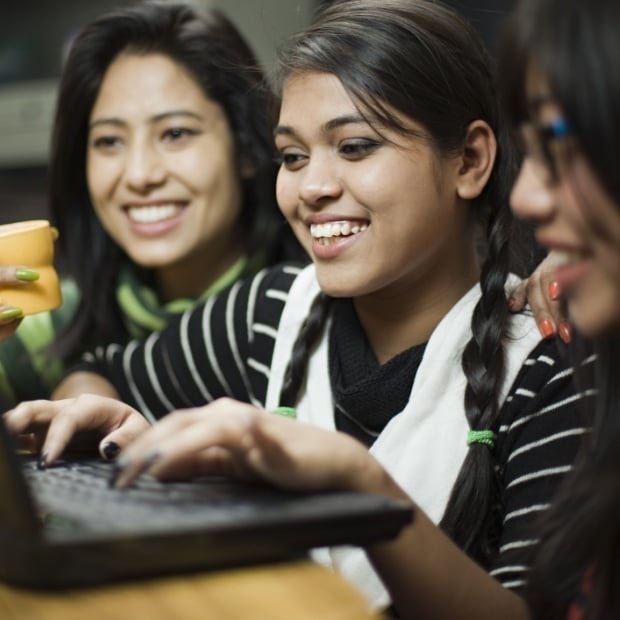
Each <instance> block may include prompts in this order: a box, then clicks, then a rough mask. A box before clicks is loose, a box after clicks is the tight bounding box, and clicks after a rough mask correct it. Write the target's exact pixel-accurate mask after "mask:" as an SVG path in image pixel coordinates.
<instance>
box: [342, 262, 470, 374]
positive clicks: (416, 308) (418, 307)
mask: <svg viewBox="0 0 620 620" xmlns="http://www.w3.org/2000/svg"><path fill="white" fill-rule="evenodd" d="M435 275H436V274H434V276H435ZM432 280H433V281H432V282H424V281H421V280H420V281H418V282H415V283H408V284H406V285H405V286H404V287H403V286H402V285H399V286H398V289H396V287H392V288H386V289H385V290H383V291H379V292H377V293H373V294H372V295H368V296H365V297H358V298H356V299H355V300H354V305H355V309H356V312H357V314H358V317H359V320H360V323H361V324H362V326H363V328H364V331H365V333H366V336H367V338H368V341H369V343H370V346H371V347H372V349H373V351H374V353H375V356H376V357H377V360H378V362H379V363H380V364H384V363H385V362H387V361H389V360H390V359H392V358H393V357H395V356H396V355H398V354H399V353H402V352H403V351H405V350H407V349H409V348H410V347H412V346H414V345H416V344H422V343H424V342H427V341H428V339H429V338H430V336H431V334H432V333H433V331H434V329H435V328H436V327H437V325H438V324H439V323H440V321H441V320H442V319H443V317H444V316H445V315H446V314H447V313H448V312H449V311H450V309H451V308H452V307H453V306H454V305H455V304H456V302H457V301H458V300H459V299H461V297H463V295H465V293H467V291H469V289H471V287H472V286H474V285H475V284H476V282H478V280H479V270H478V264H477V261H473V262H472V263H471V264H469V265H467V266H465V268H464V269H462V270H461V273H460V274H459V275H458V276H456V277H449V278H447V279H444V280H440V282H439V283H438V282H437V279H436V277H433V278H432Z"/></svg>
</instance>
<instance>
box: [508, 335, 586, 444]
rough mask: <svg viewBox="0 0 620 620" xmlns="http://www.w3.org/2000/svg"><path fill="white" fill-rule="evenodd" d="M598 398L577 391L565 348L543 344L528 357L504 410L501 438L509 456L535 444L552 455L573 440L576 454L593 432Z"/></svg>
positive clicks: (551, 343)
mask: <svg viewBox="0 0 620 620" xmlns="http://www.w3.org/2000/svg"><path fill="white" fill-rule="evenodd" d="M583 363H589V362H587V361H585V362H583ZM593 398H594V391H593V390H588V389H585V390H580V391H578V390H577V387H576V384H575V369H574V367H573V364H572V363H571V361H570V360H569V357H568V355H567V352H566V348H565V346H564V345H560V344H559V343H557V342H556V341H555V340H542V341H541V342H539V343H538V345H537V346H536V347H535V348H534V349H533V350H532V351H531V352H530V354H529V355H528V356H527V359H526V360H525V362H524V364H523V366H522V368H521V370H520V372H519V373H518V375H517V378H516V380H515V381H514V383H513V385H512V388H511V390H510V393H509V395H508V398H507V399H506V401H505V403H504V405H503V407H502V412H501V415H500V426H499V437H500V442H501V443H502V444H503V448H504V450H505V451H507V452H511V451H513V450H514V448H515V446H516V445H517V444H524V443H531V442H536V443H537V444H539V445H541V446H542V445H543V444H548V447H547V449H549V447H550V446H551V445H552V444H553V445H557V444H558V443H563V442H565V441H566V440H567V439H568V438H572V439H571V440H570V442H571V444H572V443H573V442H575V444H574V445H573V446H572V448H571V449H570V451H569V452H570V453H571V454H574V452H575V451H576V449H577V447H578V446H577V444H579V443H580V442H581V439H582V437H583V435H584V434H585V433H587V432H588V429H589V427H590V419H589V413H588V412H589V410H590V407H589V405H590V404H591V401H593Z"/></svg>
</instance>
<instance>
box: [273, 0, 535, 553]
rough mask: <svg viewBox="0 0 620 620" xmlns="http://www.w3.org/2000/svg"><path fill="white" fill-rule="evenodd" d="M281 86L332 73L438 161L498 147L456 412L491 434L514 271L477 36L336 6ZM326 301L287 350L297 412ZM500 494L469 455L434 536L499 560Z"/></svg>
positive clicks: (493, 118) (506, 162) (506, 180)
mask: <svg viewBox="0 0 620 620" xmlns="http://www.w3.org/2000/svg"><path fill="white" fill-rule="evenodd" d="M280 59H281V60H280V66H281V70H280V76H279V78H280V81H282V80H284V79H286V77H287V76H289V75H294V74H297V73H303V72H306V71H319V72H326V73H330V74H333V75H335V76H337V77H338V79H339V80H340V81H341V83H342V84H343V86H344V88H345V89H346V90H347V91H348V92H349V93H350V94H351V96H352V98H353V100H354V101H356V102H357V104H358V106H359V109H360V112H361V113H362V114H364V113H365V111H366V112H367V111H370V112H371V115H372V116H377V117H378V118H379V119H380V120H381V122H382V123H385V125H386V126H388V127H391V128H394V129H395V130H397V131H407V130H406V128H405V127H403V126H402V123H401V122H399V119H398V117H397V116H396V115H395V114H394V113H393V112H392V110H396V111H397V112H398V113H400V114H402V115H405V116H406V117H408V118H410V119H413V120H415V121H416V122H418V123H420V124H422V125H423V126H424V127H425V129H426V130H427V132H428V134H429V136H430V140H431V143H432V145H433V146H434V148H435V149H436V151H437V152H438V153H439V154H440V155H450V154H453V153H457V152H459V151H460V150H461V149H462V147H463V144H464V141H465V137H466V133H467V129H468V126H469V125H470V123H472V121H474V120H476V119H482V120H484V121H486V122H487V123H488V124H489V125H490V127H491V128H492V129H493V131H494V132H495V135H496V136H497V140H498V152H497V161H496V164H495V167H494V170H493V172H492V175H491V177H490V180H489V182H488V184H487V186H486V187H485V189H484V191H483V192H482V194H481V195H480V196H479V197H478V198H477V199H475V200H473V201H472V202H471V211H472V217H475V218H476V221H477V223H478V225H479V227H480V228H479V229H480V232H481V242H482V246H483V247H482V248H481V249H482V250H483V256H484V260H483V264H482V269H481V280H480V284H481V289H482V296H481V299H480V301H479V302H478V304H477V306H476V308H475V311H474V314H473V319H472V331H473V336H472V338H471V340H470V341H469V342H468V344H467V346H466V348H465V350H464V352H463V356H462V365H463V369H464V372H465V375H466V377H467V388H466V394H465V410H466V416H467V420H468V422H469V425H470V426H471V428H472V429H488V428H494V427H495V426H496V418H497V415H498V410H499V406H500V404H499V402H498V400H499V392H500V387H501V384H502V379H503V375H504V348H503V344H504V340H505V338H506V337H507V333H506V332H507V325H508V315H509V313H508V307H507V301H506V295H505V292H504V284H505V281H506V278H507V275H508V273H509V271H510V270H511V269H516V267H515V261H514V260H513V259H515V257H517V256H520V257H523V256H524V254H523V248H520V249H519V250H518V251H516V252H515V253H514V254H511V248H512V247H514V246H511V244H510V241H511V237H513V236H514V235H513V233H514V228H513V218H512V215H511V212H510V208H509V200H508V199H509V190H510V187H511V186H512V182H513V180H514V175H515V172H516V166H517V161H516V157H515V149H514V147H513V143H512V139H511V135H510V132H508V131H507V129H506V128H505V127H504V123H503V122H502V119H501V117H500V112H499V105H498V99H497V93H496V90H495V81H494V75H493V71H492V67H491V60H490V58H489V56H488V53H487V51H486V49H485V48H484V44H483V43H482V40H481V38H480V36H479V34H478V33H477V32H476V31H475V30H474V29H473V27H472V26H471V25H470V24H469V23H467V22H466V21H465V20H464V19H463V18H461V17H460V16H459V15H458V14H457V13H456V12H454V11H452V10H451V9H449V8H447V7H445V6H443V5H441V4H439V3H435V2H427V1H424V0H382V1H381V2H380V1H378V0H345V1H342V2H338V3H336V4H334V5H333V6H331V7H328V8H327V9H325V10H324V11H323V12H321V13H319V15H318V17H317V18H316V20H315V22H314V23H313V24H312V25H311V26H310V27H309V28H308V29H307V30H305V31H304V32H302V33H301V34H299V35H298V36H296V37H295V38H293V39H292V41H291V43H290V45H289V46H288V47H287V48H285V49H284V50H283V51H282V53H281V56H280ZM328 303H329V299H328V298H327V297H326V296H325V295H320V296H319V297H317V300H316V301H315V303H314V305H313V307H312V309H311V311H310V313H309V316H308V318H307V320H306V324H305V326H304V327H302V329H301V330H300V334H299V337H298V340H297V343H296V346H295V347H294V351H293V356H292V359H291V362H290V364H289V367H288V369H287V372H286V375H285V382H284V385H283V388H282V392H281V404H283V405H289V406H290V405H294V403H295V402H296V401H297V399H298V396H299V392H300V389H301V386H302V385H303V382H304V377H305V373H306V367H307V359H308V354H309V352H310V351H311V350H312V347H313V345H314V343H315V341H316V339H317V338H318V336H319V335H320V333H321V328H320V326H321V325H323V323H324V320H325V317H326V316H327V314H328V312H327V310H326V305H327V304H328ZM498 502H499V486H498V482H497V480H496V473H495V470H494V459H493V455H492V453H491V451H490V450H489V448H488V447H487V446H484V445H480V444H478V445H472V446H471V448H470V449H469V452H468V455H467V457H466V459H465V462H464V463H463V466H462V469H461V471H460V473H459V476H458V479H457V481H456V483H455V485H454V488H453V491H452V495H451V498H450V500H449V504H448V507H447V509H446V512H445V516H444V517H443V520H442V527H443V528H444V529H445V530H446V531H447V532H448V534H449V535H450V536H451V537H452V538H453V539H454V540H455V541H456V542H457V544H459V545H460V546H461V548H463V549H464V550H465V551H466V552H468V553H469V554H470V555H471V556H472V557H474V558H475V559H476V560H478V561H480V562H481V563H483V564H485V563H488V561H489V560H490V556H491V554H492V553H493V552H494V551H495V550H496V538H497V532H496V529H497V527H499V526H496V522H497V519H496V514H495V512H494V509H495V507H496V506H497V505H498Z"/></svg>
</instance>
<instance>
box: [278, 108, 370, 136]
mask: <svg viewBox="0 0 620 620" xmlns="http://www.w3.org/2000/svg"><path fill="white" fill-rule="evenodd" d="M362 123H363V124H364V125H369V122H368V121H367V120H366V119H365V118H364V117H363V116H361V115H360V114H346V115H344V116H338V117H336V118H332V119H331V120H329V121H327V122H326V123H325V124H324V125H323V126H322V127H321V131H322V132H323V133H329V132H330V131H334V129H338V128H339V127H343V126H345V125H359V124H362ZM295 135H297V134H296V132H295V130H294V129H293V128H292V127H290V126H289V125H278V126H277V127H276V128H275V129H274V131H273V136H274V138H275V137H277V136H295Z"/></svg>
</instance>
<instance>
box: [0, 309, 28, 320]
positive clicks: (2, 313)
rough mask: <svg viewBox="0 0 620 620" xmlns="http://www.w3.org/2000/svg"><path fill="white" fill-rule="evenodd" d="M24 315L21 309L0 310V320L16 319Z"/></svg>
mask: <svg viewBox="0 0 620 620" xmlns="http://www.w3.org/2000/svg"><path fill="white" fill-rule="evenodd" d="M22 314H24V312H23V310H22V309H21V308H5V309H4V310H0V319H1V320H3V321H6V320H8V319H16V318H18V317H20V316H22Z"/></svg>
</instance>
